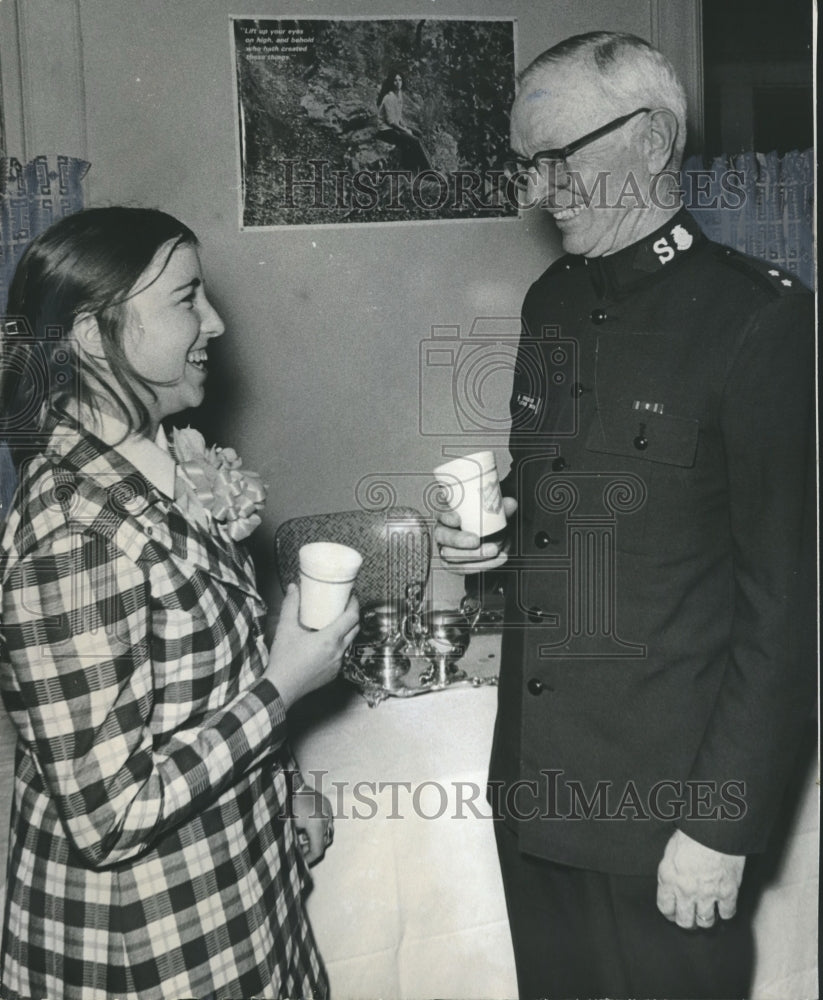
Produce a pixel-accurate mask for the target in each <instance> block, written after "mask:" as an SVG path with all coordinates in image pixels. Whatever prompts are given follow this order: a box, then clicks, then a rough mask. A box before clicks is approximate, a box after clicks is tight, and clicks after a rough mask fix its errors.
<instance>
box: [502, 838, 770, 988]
mask: <svg viewBox="0 0 823 1000" xmlns="http://www.w3.org/2000/svg"><path fill="white" fill-rule="evenodd" d="M494 825H495V832H496V835H497V850H498V856H499V858H500V869H501V872H502V875H503V886H504V889H505V893H506V908H507V910H508V914H509V926H510V928H511V935H512V943H513V945H514V959H515V965H516V967H517V985H518V993H519V995H520V997H521V1000H534V998H536V997H540V998H546V1000H561V998H562V1000H568V998H570V997H577V998H585V1000H593V998H596V997H597V998H599V997H610V998H612V1000H619V998H635V1000H648V998H652V997H654V998H660V1000H662V998H666V1000H676V998H682V1000H728V998H744V997H746V996H748V992H749V985H750V980H751V972H752V967H753V962H754V938H753V933H752V927H751V918H752V911H753V905H752V903H751V901H750V900H748V899H747V898H746V895H745V893H744V894H742V895H741V899H740V900H739V901H738V912H737V914H736V915H735V917H733V918H732V919H731V920H721V921H718V922H717V923H716V924H715V926H714V927H713V928H711V929H710V930H683V929H682V928H680V927H678V926H677V925H676V924H673V923H671V922H670V921H668V920H666V918H665V917H663V916H662V915H661V914H660V913H659V912H658V910H657V905H656V895H657V879H656V876H653V875H650V876H632V875H610V874H608V873H605V872H595V871H588V870H584V869H580V868H569V867H567V866H565V865H560V864H556V863H554V862H552V861H544V860H543V859H541V858H535V857H531V856H529V855H525V854H521V853H520V852H519V851H518V849H517V835H516V834H515V833H513V832H512V831H511V830H510V829H508V828H507V827H506V826H505V825H504V824H503V823H502V822H500V821H496V822H495V824H494Z"/></svg>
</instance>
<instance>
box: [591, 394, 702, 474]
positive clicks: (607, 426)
mask: <svg viewBox="0 0 823 1000" xmlns="http://www.w3.org/2000/svg"><path fill="white" fill-rule="evenodd" d="M699 430H700V421H699V420H695V419H693V418H690V417H674V416H670V415H668V414H664V413H655V412H653V411H651V410H635V409H633V408H630V407H614V408H610V409H603V410H598V412H597V413H596V414H595V418H594V420H593V422H592V425H591V427H590V428H589V434H588V437H587V439H586V447H587V448H588V449H589V450H590V451H597V452H604V453H606V454H608V455H630V456H631V457H632V458H639V459H644V460H646V461H648V462H662V463H664V464H665V465H679V466H682V467H683V468H686V469H688V468H691V466H693V465H694V460H695V455H696V454H697V435H698V431H699Z"/></svg>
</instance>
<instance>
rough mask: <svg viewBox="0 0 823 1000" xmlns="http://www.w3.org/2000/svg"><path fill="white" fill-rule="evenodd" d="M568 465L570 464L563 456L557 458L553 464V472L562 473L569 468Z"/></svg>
mask: <svg viewBox="0 0 823 1000" xmlns="http://www.w3.org/2000/svg"><path fill="white" fill-rule="evenodd" d="M568 464H569V463H568V462H567V461H566V459H565V458H563V456H562V455H561V456H560V457H559V458H556V459H555V460H554V461H553V462H552V471H553V472H562V471H563V470H564V469H565V468H566V467H567V466H568Z"/></svg>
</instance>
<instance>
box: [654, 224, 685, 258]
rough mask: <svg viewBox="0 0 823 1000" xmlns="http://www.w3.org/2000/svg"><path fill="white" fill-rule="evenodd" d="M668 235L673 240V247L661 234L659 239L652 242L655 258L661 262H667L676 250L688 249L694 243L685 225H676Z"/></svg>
mask: <svg viewBox="0 0 823 1000" xmlns="http://www.w3.org/2000/svg"><path fill="white" fill-rule="evenodd" d="M670 235H671V238H672V240H673V241H674V246H673V247H672V245H671V243H669V241H668V240H667V239H666V237H665V236H661V237H660V239H659V240H655V242H654V243H652V250H653V251H654V252H655V253H656V254H657V259H658V260H659V261H660V263H661V264H668V263H669V261H670V260H672V259H673V258H674V256H675V253H676V252H677V251H680V250H688V249H689V247H690V246H691V245H692V243H694V237H693V236H692V234H691V233H690V232H689V231H688V229H686V227H685V226H681V225H679V224H678V225H676V226H675V227H674V228H673V229H672V230H671V233H670Z"/></svg>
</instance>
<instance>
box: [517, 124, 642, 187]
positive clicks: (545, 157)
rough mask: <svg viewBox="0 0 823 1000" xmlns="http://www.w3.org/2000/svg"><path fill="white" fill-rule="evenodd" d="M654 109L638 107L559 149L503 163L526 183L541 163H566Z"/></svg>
mask: <svg viewBox="0 0 823 1000" xmlns="http://www.w3.org/2000/svg"><path fill="white" fill-rule="evenodd" d="M652 110H653V109H652V108H636V109H635V110H634V111H632V112H630V113H629V114H627V115H621V116H620V117H619V118H615V119H613V120H612V121H610V122H607V123H606V124H605V125H601V126H600V128H596V129H595V130H594V131H593V132H587V133H586V135H584V136H581V137H580V138H579V139H575V140H574V141H573V142H570V143H568V144H567V145H566V146H561V147H559V148H558V149H541V150H540V152H538V153H535V154H534V156H532V157H531V158H529V159H526V158H525V157H520V156H518V157H516V158H515V159H513V160H506V162H505V163H504V164H503V169H504V171H505V173H506V175H507V176H508V177H510V178H511V179H513V180H516V181H517V180H519V181H520V182H521V183H525V181H526V177H525V175H526V174H528V173H529V172H530V171H532V170H534V171H536V172H537V173H539V172H540V167H541V164H543V163H552V162H554V163H565V161H566V160H567V159H568V158H569V157H570V156H571V155H572V153H576V152H577V151H578V150H580V149H583V147H584V146H588V145H589V144H590V143H592V142H595V141H596V140H597V139H601V138H602V137H603V136H604V135H608V134H609V133H610V132H616V131H617V129H619V128H620V126H621V125H625V124H626V122H627V121H629V120H630V119H632V118H634V117H635V116H636V115H640V114H644V113H645V112H651V111H652Z"/></svg>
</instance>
